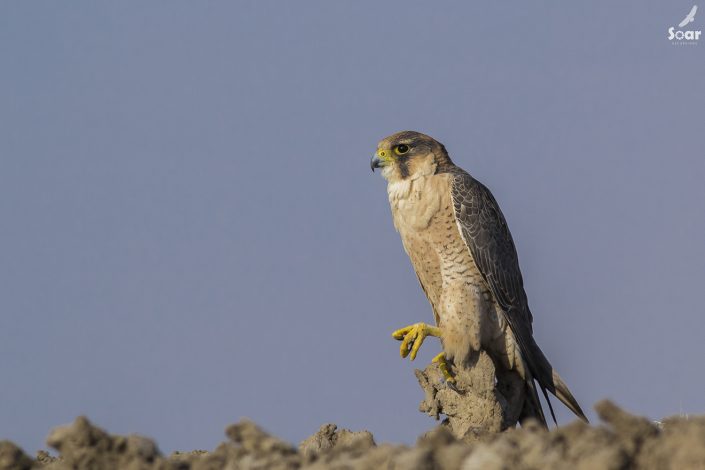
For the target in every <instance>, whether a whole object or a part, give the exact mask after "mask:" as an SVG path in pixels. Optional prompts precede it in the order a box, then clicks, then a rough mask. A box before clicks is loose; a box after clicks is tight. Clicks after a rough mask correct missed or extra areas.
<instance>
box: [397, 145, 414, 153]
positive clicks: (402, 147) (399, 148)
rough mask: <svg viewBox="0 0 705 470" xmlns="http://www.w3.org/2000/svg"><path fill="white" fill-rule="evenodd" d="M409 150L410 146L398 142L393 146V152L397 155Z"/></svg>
mask: <svg viewBox="0 0 705 470" xmlns="http://www.w3.org/2000/svg"><path fill="white" fill-rule="evenodd" d="M409 150H411V148H410V147H409V146H408V145H406V144H399V145H397V146H396V147H394V153H396V154H397V155H404V154H405V153H408V152H409Z"/></svg>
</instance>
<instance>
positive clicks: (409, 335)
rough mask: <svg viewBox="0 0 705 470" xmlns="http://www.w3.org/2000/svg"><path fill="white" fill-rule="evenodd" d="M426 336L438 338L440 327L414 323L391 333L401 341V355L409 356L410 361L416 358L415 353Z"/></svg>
mask: <svg viewBox="0 0 705 470" xmlns="http://www.w3.org/2000/svg"><path fill="white" fill-rule="evenodd" d="M426 336H436V337H439V338H440V337H441V329H440V328H438V327H437V326H430V325H427V324H425V323H415V324H413V325H409V326H405V327H404V328H401V329H399V330H397V331H395V332H394V333H392V338H394V339H396V340H399V341H401V348H400V349H399V354H401V357H406V356H409V359H411V360H412V361H413V360H414V359H416V353H418V352H419V348H420V347H421V344H422V343H423V340H424V339H426Z"/></svg>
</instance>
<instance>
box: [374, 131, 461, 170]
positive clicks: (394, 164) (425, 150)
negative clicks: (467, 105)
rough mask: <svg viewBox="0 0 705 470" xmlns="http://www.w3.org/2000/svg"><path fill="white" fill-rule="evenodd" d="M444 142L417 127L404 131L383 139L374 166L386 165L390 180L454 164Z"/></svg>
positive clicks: (378, 146)
mask: <svg viewBox="0 0 705 470" xmlns="http://www.w3.org/2000/svg"><path fill="white" fill-rule="evenodd" d="M452 164H453V163H452V162H451V160H450V158H449V157H448V152H446V149H445V147H443V145H442V144H441V143H440V142H438V141H436V140H435V139H433V138H432V137H429V136H427V135H426V134H422V133H420V132H414V131H402V132H397V133H396V134H392V135H390V136H389V137H385V138H384V139H382V140H381V141H380V142H379V144H377V152H375V155H374V156H373V157H372V161H371V162H370V167H371V168H372V171H375V168H381V169H382V176H384V178H385V179H386V180H387V181H389V182H393V181H398V180H402V179H407V178H411V179H415V178H418V177H419V176H424V175H432V174H434V173H435V172H436V170H437V169H438V167H439V166H443V165H452Z"/></svg>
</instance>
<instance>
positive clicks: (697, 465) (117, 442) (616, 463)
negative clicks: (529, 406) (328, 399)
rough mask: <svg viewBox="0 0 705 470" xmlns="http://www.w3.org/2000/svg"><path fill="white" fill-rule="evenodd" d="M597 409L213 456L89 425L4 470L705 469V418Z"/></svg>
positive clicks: (240, 430)
mask: <svg viewBox="0 0 705 470" xmlns="http://www.w3.org/2000/svg"><path fill="white" fill-rule="evenodd" d="M596 409H597V412H598V414H599V416H600V419H601V420H602V421H603V424H601V425H598V426H591V425H588V424H585V423H582V422H575V423H573V424H569V425H568V426H564V427H560V428H557V429H554V430H552V431H546V430H545V429H543V428H541V427H540V426H539V425H538V424H536V423H529V424H527V425H526V426H525V427H523V428H521V429H511V430H508V431H506V432H502V433H488V434H486V435H484V436H481V437H482V438H481V439H479V440H478V439H476V438H475V439H472V440H471V441H470V440H459V439H457V438H455V437H454V436H453V434H452V432H451V430H450V427H449V426H447V425H440V426H438V427H436V428H435V429H434V430H432V431H430V432H428V433H427V434H425V435H424V436H422V437H421V438H419V440H418V442H417V443H416V445H415V446H412V447H408V446H393V445H387V444H382V445H377V444H376V443H375V441H374V439H373V437H372V434H370V433H369V432H367V431H361V432H351V431H348V430H345V429H338V428H337V426H335V425H334V424H326V425H323V426H321V429H320V430H319V431H318V432H317V433H316V434H314V435H313V436H311V437H309V438H308V439H306V440H304V441H303V442H302V443H301V444H300V445H299V447H298V449H297V448H295V447H294V446H292V445H291V444H289V443H287V442H284V441H282V440H280V439H277V438H276V437H273V436H272V435H270V434H267V433H266V432H264V431H263V430H262V429H260V428H259V427H258V426H257V425H255V424H254V423H252V422H250V421H242V422H240V423H237V424H234V425H232V426H229V427H228V428H227V429H226V435H227V437H228V441H226V442H224V443H222V444H220V445H219V446H218V447H217V448H216V449H215V450H213V451H210V452H206V451H193V452H176V453H174V454H172V455H170V456H164V455H162V454H161V452H160V451H159V449H158V447H157V445H156V443H155V442H154V441H153V440H151V439H148V438H146V437H142V436H137V435H130V436H116V435H111V434H108V433H107V432H105V431H103V430H102V429H100V428H98V427H96V426H94V425H93V424H91V423H90V421H88V419H86V418H84V417H79V418H77V419H76V421H74V423H72V424H70V425H68V426H64V427H60V428H57V429H56V430H54V431H53V432H52V433H51V434H50V436H49V438H48V439H47V444H48V445H49V446H51V447H53V448H54V449H56V450H57V451H58V453H59V457H58V458H54V457H51V456H50V455H49V454H47V453H46V452H43V451H40V452H39V453H38V454H37V457H36V458H35V459H32V458H30V457H29V456H27V455H26V454H25V453H24V452H23V451H22V450H21V449H20V448H19V447H17V446H16V445H14V444H13V443H11V442H8V441H2V442H0V469H13V470H14V469H19V470H29V469H39V468H41V469H44V470H68V469H76V470H88V469H117V468H120V469H123V468H124V469H130V470H142V469H145V470H147V469H149V470H156V469H159V470H211V469H238V470H239V469H312V470H313V469H328V468H338V469H375V468H389V469H440V470H450V469H463V470H471V469H487V470H493V469H565V468H571V469H575V470H580V469H631V468H634V469H642V468H643V469H654V468H656V469H705V417H694V418H685V417H675V418H669V419H666V420H664V421H663V422H662V423H652V422H650V421H649V420H647V419H645V418H641V417H637V416H633V415H631V414H629V413H627V412H625V411H623V410H621V409H620V408H618V407H617V406H616V405H614V404H613V403H611V402H608V401H604V402H601V403H599V404H598V405H597V406H596Z"/></svg>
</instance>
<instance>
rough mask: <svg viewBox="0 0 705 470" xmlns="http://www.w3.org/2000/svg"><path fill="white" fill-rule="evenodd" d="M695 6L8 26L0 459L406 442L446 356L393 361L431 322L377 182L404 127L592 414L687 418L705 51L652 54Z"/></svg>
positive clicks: (692, 408) (290, 8) (696, 358)
mask: <svg viewBox="0 0 705 470" xmlns="http://www.w3.org/2000/svg"><path fill="white" fill-rule="evenodd" d="M691 7H692V4H691V3H687V2H681V1H676V2H654V1H651V2H643V1H640V2H636V1H627V2H619V3H614V2H606V1H598V2H580V3H572V4H570V5H567V4H561V5H558V4H556V3H554V2H532V3H519V2H502V3H498V2H474V3H472V4H469V3H468V2H460V1H454V2H451V1H448V2H435V3H431V2H422V1H405V2H401V1H395V2H371V1H356V2H351V1H339V2H330V1H315V2H297V3H294V2H272V1H258V2H223V1H210V2H187V1H169V2H166V1H154V2H137V1H121V2H107V1H91V2H87V1H83V2H48V1H45V2H39V1H38V2H3V3H2V4H1V5H0V59H1V60H2V69H1V70H2V73H0V129H2V132H0V168H1V170H0V217H2V232H1V233H2V236H0V266H2V268H0V312H1V314H0V315H1V316H0V319H1V321H2V327H1V328H0V357H1V358H2V360H1V361H0V374H1V376H2V377H3V385H2V388H1V390H2V391H1V392H0V397H1V399H0V403H1V404H0V438H8V439H11V440H14V441H16V442H17V443H19V444H20V445H22V446H23V447H24V448H25V449H26V450H28V451H30V452H33V451H34V450H36V449H38V448H40V447H43V441H44V438H45V436H46V435H47V433H48V431H49V429H50V428H51V427H52V426H55V425H58V424H61V423H64V422H68V421H71V420H72V419H73V418H74V417H75V416H76V415H79V414H86V415H88V416H89V417H90V418H91V419H92V420H94V421H95V422H96V423H97V424H99V425H101V426H104V427H106V428H108V429H109V430H110V431H112V432H118V433H128V432H139V433H141V434H145V435H150V436H153V437H155V438H156V439H157V440H158V442H159V444H160V446H161V448H162V449H163V450H165V451H167V452H168V451H171V450H174V449H194V448H208V449H210V448H213V447H214V446H215V445H216V444H217V443H218V442H220V441H221V440H222V439H223V434H222V431H223V429H224V427H225V425H226V424H228V423H231V422H234V421H236V420H237V419H239V418H240V417H244V416H247V417H250V418H252V419H254V420H256V421H257V422H259V423H261V424H262V425H263V426H264V427H265V428H266V429H268V430H270V431H272V432H274V433H276V434H277V435H280V436H282V437H284V438H286V439H288V440H291V441H294V442H295V441H298V440H300V439H302V438H304V437H305V436H307V435H309V434H311V433H313V432H314V431H316V430H317V429H318V426H319V425H320V424H322V423H325V422H335V423H337V424H338V425H340V426H344V427H348V428H352V429H369V430H370V431H372V432H373V433H374V434H375V436H376V437H377V439H378V440H380V441H390V442H413V440H414V439H415V437H416V436H417V435H419V434H421V433H423V432H424V431H426V430H427V429H429V428H430V427H431V426H433V425H434V422H433V421H432V420H431V419H430V418H428V417H425V416H423V415H422V414H420V413H419V412H418V411H416V410H417V406H418V403H419V402H420V400H421V398H422V395H421V391H420V389H419V388H418V387H417V385H416V380H415V378H414V375H413V368H414V366H416V367H423V366H424V365H425V364H426V363H427V362H428V361H430V359H431V358H432V357H433V356H434V355H435V354H436V353H437V352H438V350H439V345H438V344H437V343H434V342H433V341H432V340H429V341H428V342H427V343H426V344H425V345H424V347H423V348H422V351H421V354H420V355H419V357H418V358H417V360H416V364H410V363H408V362H405V361H402V360H401V359H400V358H399V357H398V344H397V343H396V342H394V341H393V340H392V339H391V337H390V333H391V331H393V330H394V329H396V328H398V327H401V326H404V325H407V324H410V323H413V322H417V321H427V322H430V321H432V314H431V311H430V307H429V305H428V303H427V301H426V299H425V298H424V296H423V293H422V292H421V289H420V288H419V286H418V284H417V281H416V278H415V275H414V273H413V270H412V268H411V265H410V263H409V261H408V259H407V258H406V255H405V254H404V252H403V249H402V246H401V242H400V240H399V237H398V235H397V234H396V233H395V231H394V228H393V226H392V222H391V216H390V211H389V206H388V203H387V199H386V192H385V188H384V182H383V181H382V179H381V178H380V177H379V175H373V174H371V173H370V171H369V159H370V157H371V155H372V152H373V151H374V149H375V147H376V142H377V141H378V140H379V139H381V138H382V137H384V136H386V135H388V134H391V133H393V132H395V131H398V130H403V129H413V130H418V131H422V132H425V133H427V134H430V135H432V136H434V137H436V138H437V139H438V140H440V141H441V142H443V143H444V144H445V145H446V147H447V148H448V150H449V151H450V153H451V156H452V157H453V159H454V161H455V162H456V163H457V164H459V165H460V166H462V167H463V168H465V169H466V170H468V171H469V172H471V173H472V174H473V175H474V176H475V177H476V178H478V179H479V180H481V181H483V182H484V183H485V184H486V185H488V186H489V187H490V188H491V189H492V191H493V192H494V194H495V197H496V198H497V200H498V201H499V203H500V204H501V206H502V208H503V211H504V213H505V216H506V217H507V219H508V223H509V226H510V229H511V230H512V233H513V235H514V239H515V241H516V244H517V248H518V251H519V259H520V263H521V266H522V270H523V274H524V279H525V283H526V289H527V292H528V296H529V302H530V305H531V307H532V311H533V312H534V317H535V322H534V331H535V336H536V338H537V341H538V343H539V344H540V345H541V346H542V348H543V349H544V351H545V352H546V354H547V356H548V357H549V358H550V359H551V361H552V362H553V364H554V366H555V367H556V368H557V369H558V370H559V371H560V373H561V375H562V376H563V377H564V378H565V380H566V381H567V382H568V383H569V385H570V386H571V389H572V390H573V391H574V393H575V395H576V397H577V398H578V399H579V400H580V402H581V404H583V407H584V408H587V409H591V406H592V404H593V403H594V402H596V401H597V400H600V399H602V398H612V399H614V400H616V401H617V402H618V403H619V404H621V405H623V406H624V407H626V408H627V409H629V410H630V411H633V412H636V413H641V414H644V415H647V416H650V417H652V418H657V417H661V416H665V415H669V414H675V413H691V414H692V413H702V412H703V410H704V409H705V377H704V376H703V374H702V373H701V372H702V365H701V363H700V361H701V358H703V357H705V343H704V342H703V341H702V331H703V329H704V328H705V320H704V319H703V318H705V311H704V309H703V302H702V292H703V288H704V287H703V286H705V243H703V239H704V238H705V208H704V207H703V204H704V203H705V185H704V184H703V179H704V178H705V158H704V155H705V154H704V152H703V149H704V148H705V132H703V131H704V130H705V128H704V126H703V122H704V121H703V114H702V113H703V108H704V107H705V106H704V105H705V80H703V78H704V77H705V60H703V59H704V57H705V56H704V54H705V49H704V48H705V44H699V45H696V46H679V45H673V44H671V43H670V42H669V41H668V40H667V38H666V37H667V30H668V28H669V27H671V26H677V24H678V22H680V20H682V19H683V17H684V16H685V15H686V14H687V13H688V11H690V8H691ZM703 18H705V16H701V15H697V16H696V19H695V22H694V23H691V24H690V25H689V26H688V27H689V28H693V29H703V26H702V25H703V24H705V23H703V21H705V20H703ZM589 416H590V417H592V418H595V415H594V413H593V412H592V410H590V413H589ZM559 418H560V419H561V420H562V422H567V421H569V420H570V419H572V418H571V416H570V414H569V412H567V410H565V409H564V408H561V409H560V413H559Z"/></svg>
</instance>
